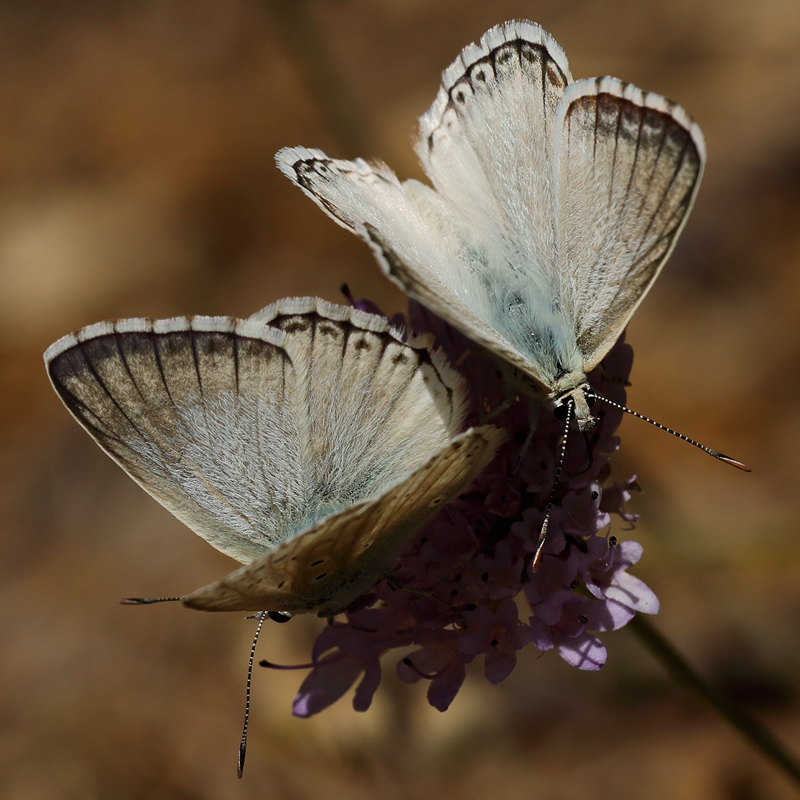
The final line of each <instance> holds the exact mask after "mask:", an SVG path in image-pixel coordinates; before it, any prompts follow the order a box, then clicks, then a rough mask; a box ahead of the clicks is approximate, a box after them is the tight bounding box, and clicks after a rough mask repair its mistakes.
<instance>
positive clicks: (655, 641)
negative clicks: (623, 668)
mask: <svg viewBox="0 0 800 800" xmlns="http://www.w3.org/2000/svg"><path fill="white" fill-rule="evenodd" d="M628 628H630V629H631V630H632V631H633V633H634V634H636V636H637V637H638V639H639V641H640V642H641V643H642V644H643V645H644V646H645V647H646V648H647V649H648V650H649V651H650V652H651V653H652V654H653V655H654V656H655V657H656V658H657V659H658V660H659V661H660V662H661V664H662V665H663V666H664V668H665V669H666V670H667V672H668V673H669V674H670V675H671V676H672V677H673V678H674V679H675V681H677V682H678V683H683V684H685V685H686V686H689V687H690V688H692V689H694V690H695V691H696V692H697V693H698V694H699V695H700V696H701V697H702V698H703V699H704V700H706V701H707V702H708V703H710V704H711V705H712V706H713V707H714V708H715V709H716V710H717V711H718V712H719V713H720V714H722V716H723V717H725V719H727V720H728V722H730V723H731V725H733V727H734V728H736V730H737V731H739V733H741V734H742V736H744V738H745V739H747V741H748V742H750V744H751V745H753V747H755V748H756V749H757V750H759V751H761V753H762V754H763V755H764V756H766V757H767V758H768V759H769V760H770V761H772V763H773V764H775V765H776V766H777V767H779V768H780V769H781V770H782V771H783V772H784V773H785V774H786V775H787V776H788V777H789V778H790V779H791V780H792V781H793V782H794V783H795V784H797V785H798V786H800V763H798V761H797V760H796V759H795V757H794V756H793V755H792V754H791V753H790V752H789V751H788V750H787V749H786V748H785V747H784V746H783V744H781V742H779V741H778V740H777V739H776V738H775V737H774V736H773V735H772V734H771V733H770V732H769V731H768V730H767V729H766V728H765V727H764V726H763V725H762V724H761V723H760V722H759V721H758V720H756V719H755V718H753V717H751V716H750V715H749V714H747V713H746V712H745V711H743V710H742V709H741V708H737V707H736V706H735V705H733V704H732V703H731V702H729V701H728V700H727V699H726V698H725V697H724V695H723V694H722V693H721V692H719V691H717V690H716V689H714V688H713V687H712V686H711V685H710V684H709V683H707V682H706V681H704V680H703V679H702V678H701V677H700V676H699V675H698V674H697V673H696V672H695V671H694V669H692V667H691V665H690V664H689V662H688V661H686V659H685V658H684V657H683V656H682V655H681V654H680V653H679V652H678V651H677V650H676V649H675V648H674V647H673V646H672V645H671V644H670V642H669V641H668V640H667V639H665V638H664V637H663V636H662V635H661V634H660V633H659V632H658V631H657V630H656V629H655V628H654V627H653V626H652V625H651V624H650V623H649V622H648V621H647V620H646V619H645V618H644V617H643V616H642V615H641V614H637V615H636V616H635V617H634V618H633V619H632V620H631V621H630V622H629V623H628Z"/></svg>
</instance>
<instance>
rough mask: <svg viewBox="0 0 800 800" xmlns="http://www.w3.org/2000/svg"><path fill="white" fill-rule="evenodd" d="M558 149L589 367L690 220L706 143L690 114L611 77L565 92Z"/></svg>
mask: <svg viewBox="0 0 800 800" xmlns="http://www.w3.org/2000/svg"><path fill="white" fill-rule="evenodd" d="M554 142H555V149H556V150H557V153H558V160H557V167H556V183H557V186H558V206H557V217H556V219H557V226H558V269H559V273H560V276H561V285H562V291H563V293H564V298H565V304H566V306H567V307H568V308H570V309H571V313H572V314H574V319H575V334H576V336H577V341H578V347H579V348H580V350H581V353H582V354H583V360H584V367H583V368H584V371H586V372H588V371H589V370H590V369H593V368H594V367H595V366H596V365H597V364H598V363H599V362H600V360H601V359H602V358H603V356H604V355H605V354H606V353H607V352H608V350H609V349H610V348H611V346H612V345H613V344H614V342H615V341H616V340H617V338H618V337H619V335H620V333H622V330H623V329H624V327H625V325H626V324H627V323H628V320H629V319H630V318H631V315H632V314H633V312H634V311H635V310H636V307H637V306H638V305H639V303H640V302H641V300H642V298H643V297H644V295H645V294H646V293H647V291H648V290H649V288H650V286H652V284H653V281H654V280H655V279H656V277H657V276H658V273H659V272H660V270H661V267H662V266H663V265H664V262H665V261H666V259H667V257H668V256H669V254H670V253H671V252H672V248H673V247H674V246H675V243H676V241H677V238H678V234H679V233H680V231H681V229H682V228H683V225H684V223H685V222H686V219H687V216H688V214H689V210H690V209H691V206H692V203H693V201H694V197H695V194H696V193H697V189H698V186H699V184H700V177H701V175H702V171H703V164H704V162H705V145H704V142H703V136H702V133H701V132H700V128H699V127H698V126H697V125H696V124H695V123H694V122H693V121H692V119H691V118H690V117H689V115H688V114H687V113H686V112H685V111H684V110H683V109H682V108H680V107H679V106H676V105H674V104H672V103H670V102H669V101H667V100H665V99H664V98H663V97H660V96H658V95H654V94H646V93H644V92H642V91H640V90H639V89H637V88H636V87H634V86H631V85H630V84H623V83H621V82H620V81H618V80H616V79H615V78H599V79H585V80H579V81H576V82H575V83H573V84H571V85H570V86H569V88H568V89H567V91H566V93H565V94H564V97H563V98H562V100H561V103H560V105H559V108H558V114H557V124H556V128H555V132H554Z"/></svg>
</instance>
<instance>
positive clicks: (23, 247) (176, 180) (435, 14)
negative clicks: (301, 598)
mask: <svg viewBox="0 0 800 800" xmlns="http://www.w3.org/2000/svg"><path fill="white" fill-rule="evenodd" d="M514 17H526V18H530V19H533V20H536V21H538V22H540V23H542V24H543V25H544V26H545V28H546V29H547V30H549V31H550V32H551V33H552V34H553V35H554V36H555V37H556V38H557V40H558V41H559V42H560V44H561V45H562V46H563V47H564V49H565V50H566V52H567V54H568V56H569V58H570V63H571V66H572V71H573V74H574V75H575V76H576V77H583V76H590V75H597V74H612V75H616V76H618V77H620V78H623V79H624V80H628V81H632V82H634V83H636V84H638V85H639V86H642V87H643V88H645V89H648V90H652V91H656V92H660V93H662V94H665V95H667V96H668V97H671V98H673V99H675V100H678V101H679V102H680V103H681V104H682V105H684V106H685V107H686V108H687V109H688V110H689V111H690V112H691V113H692V114H693V115H694V116H695V117H696V118H697V119H698V121H699V122H700V124H701V125H702V127H703V130H704V132H705V135H706V139H707V144H708V151H709V162H708V167H707V171H706V175H705V179H704V183H703V186H702V188H701V191H700V195H699V198H698V201H697V204H696V206H695V209H694V212H693V214H692V218H691V219H690V221H689V224H688V226H687V228H686V230H685V232H684V235H683V238H682V241H681V242H680V244H679V246H678V248H677V250H676V252H675V254H674V256H673V257H672V259H671V263H670V264H669V265H668V267H667V268H666V270H665V271H664V274H663V276H662V277H661V278H660V280H659V282H658V285H657V286H656V287H655V289H654V291H653V292H652V293H651V294H650V295H649V296H648V298H647V300H646V301H645V302H644V304H643V306H642V307H641V308H640V310H639V312H638V313H637V315H636V317H635V319H634V321H633V323H632V324H631V326H630V328H629V331H628V340H629V341H630V342H631V343H632V344H633V346H634V348H635V350H636V358H637V360H636V364H635V366H634V372H633V381H634V385H633V387H632V388H631V390H630V393H629V402H630V404H631V405H632V406H633V407H634V408H636V409H638V410H639V411H641V412H643V413H645V414H648V415H650V416H653V417H655V418H657V419H659V420H661V421H662V422H664V423H665V424H668V425H672V426H674V427H676V428H677V429H678V430H680V431H683V432H685V433H686V434H688V435H691V436H694V437H697V438H699V439H700V440H702V441H703V442H705V443H707V444H709V445H710V446H712V447H716V448H719V449H721V450H722V451H723V452H727V453H730V454H731V455H734V456H736V457H737V458H740V459H742V460H744V461H746V462H748V463H749V464H751V466H752V467H753V474H752V475H744V474H742V473H738V472H736V471H735V470H732V469H728V468H726V467H725V466H723V465H720V464H717V463H714V462H712V461H711V460H710V459H708V458H706V457H705V456H703V455H702V454H701V453H698V452H697V451H695V450H694V449H693V448H690V447H688V446H686V445H683V444H682V443H680V442H678V441H677V440H673V439H671V438H669V437H667V436H666V435H664V434H661V433H659V432H658V431H656V430H654V429H652V430H651V429H649V428H648V427H647V426H645V425H644V424H642V423H639V422H637V421H635V420H632V419H628V420H626V421H625V422H624V423H623V427H622V436H623V448H622V451H621V452H620V453H619V454H618V456H617V457H616V458H615V461H614V468H615V477H617V478H618V479H622V478H624V477H626V476H627V475H628V474H630V473H632V472H638V473H640V475H641V485H642V487H643V489H644V493H643V494H641V495H639V496H637V497H636V498H635V499H634V501H633V502H632V503H631V510H635V511H638V512H640V513H641V514H642V519H641V522H640V524H639V526H638V528H637V530H636V532H635V534H633V535H634V536H635V538H637V539H638V540H640V541H642V542H643V543H644V545H645V556H644V559H643V561H642V563H641V564H640V565H639V567H637V569H636V570H635V572H636V574H637V575H639V576H641V577H642V578H644V579H645V580H646V581H647V582H648V583H649V584H650V585H651V586H652V587H653V588H654V589H655V591H656V592H657V594H658V595H659V597H660V598H661V602H662V613H661V614H660V615H659V617H657V618H656V624H657V625H658V626H659V627H660V629H661V630H663V631H664V632H665V633H667V634H668V635H669V636H670V637H671V638H672V640H673V641H674V642H675V643H677V644H678V645H679V646H680V647H681V648H682V649H683V650H684V651H685V652H686V653H687V654H688V655H689V656H690V657H691V659H692V661H693V663H694V664H695V665H696V666H697V667H698V668H699V669H700V670H701V671H702V673H703V674H704V675H706V676H710V677H713V678H714V679H715V680H716V681H717V682H718V685H721V686H722V687H723V688H725V690H726V691H727V692H728V693H729V694H730V696H732V697H734V698H735V699H736V700H737V701H738V702H740V703H741V704H742V705H743V706H745V707H746V708H747V709H748V710H750V711H751V712H753V713H754V714H756V715H757V716H758V717H759V718H761V719H762V720H764V721H765V722H766V723H768V725H769V726H770V727H771V728H772V729H773V730H774V731H775V732H777V733H778V734H779V735H780V736H782V737H783V738H784V740H785V741H786V742H787V743H788V744H789V745H790V746H792V747H793V748H794V749H795V750H796V751H798V752H800V716H798V698H797V692H798V686H799V685H800V680H799V679H798V666H800V646H799V643H800V587H798V581H797V569H798V562H799V561H800V546H799V541H800V540H799V539H798V532H800V523H798V512H799V511H800V499H799V498H798V488H797V487H798V453H800V413H799V412H800V402H799V401H798V386H799V385H800V380H798V376H797V375H798V373H797V366H798V354H799V351H800V324H798V308H799V307H800V278H799V277H798V276H800V224H798V222H799V221H800V6H798V4H797V2H796V0H762V1H761V2H759V3H752V2H749V1H746V0H724V1H723V0H706V2H702V3H700V2H688V0H662V1H660V2H652V3H650V2H648V3H643V2H641V0H621V1H620V2H588V0H583V1H581V0H541V1H540V2H536V3H534V2H521V1H520V0H501V1H499V2H493V3H486V2H479V1H478V0H461V1H460V2H455V0H425V1H424V2H423V0H309V2H303V3H295V2H291V3H290V2H280V3H279V2H275V3H274V4H270V3H268V2H266V0H264V2H258V1H257V0H191V2H190V1H189V0H139V2H123V1H122V0H116V1H112V0H105V2H102V1H101V0H84V2H78V1H77V0H74V1H73V2H57V0H49V2H48V1H47V0H16V2H11V1H10V0H4V1H3V2H1V3H0V358H2V369H1V370H0V381H1V382H2V389H1V390H0V404H2V414H0V425H1V426H2V427H1V428H0V435H1V436H2V450H0V470H2V480H0V503H2V506H1V507H0V520H1V521H2V522H1V524H2V536H1V537H0V571H1V575H2V578H1V579H0V615H2V634H1V638H0V648H2V653H3V655H2V660H1V661H0V681H1V683H0V692H2V694H1V695H0V697H1V698H2V712H1V713H2V717H1V718H0V719H1V720H2V727H1V728H0V736H2V741H1V742H0V796H2V797H3V798H11V799H12V800H45V799H47V800H50V798H53V799H54V800H55V799H56V798H58V800H61V798H65V799H67V798H68V799H69V800H72V798H75V800H78V799H80V800H93V799H94V798H114V800H127V798H131V800H133V798H152V799H154V800H160V799H161V798H181V800H183V799H184V798H185V799H186V800H189V799H191V800H195V799H197V800H201V799H202V800H205V798H256V797H258V798H262V797H269V798H276V799H280V800H282V799H283V798H292V799H294V798H298V799H300V800H302V799H304V798H371V797H381V798H384V797H385V798H390V799H391V800H394V798H397V799H398V800H405V798H423V797H424V798H428V797H434V796H443V797H447V798H465V799H466V798H482V797H487V796H491V797H498V798H548V800H549V799H551V798H552V799H553V800H560V799H561V798H577V797H592V798H611V797H613V798H621V799H622V800H628V799H629V798H630V799H634V798H649V799H651V800H658V799H660V798H665V799H667V798H668V799H669V800H673V798H676V799H677V798H681V799H682V798H687V799H688V798H710V799H711V800H716V798H719V799H720V800H723V799H724V800H751V799H753V800H755V799H756V798H788V797H792V796H794V794H793V789H792V787H791V786H790V784H789V783H788V782H787V781H786V780H785V779H784V778H783V777H782V776H780V775H778V774H776V773H775V771H774V770H773V769H772V768H771V767H770V766H769V765H766V764H765V763H764V762H763V761H762V759H761V758H760V756H758V755H757V754H755V753H753V752H752V751H751V750H750V749H749V748H748V746H747V745H746V744H744V743H742V742H741V741H740V740H739V738H738V736H737V735H736V734H735V733H733V732H732V731H730V730H729V729H728V728H727V727H726V726H725V725H724V724H723V723H722V722H721V721H720V720H719V719H717V718H716V717H715V716H714V715H713V714H712V712H710V711H708V710H707V709H706V708H705V707H703V706H702V705H701V704H700V702H699V701H697V700H696V699H695V698H694V697H692V696H690V695H688V694H687V693H686V692H685V691H684V690H682V689H680V688H676V687H674V686H673V685H672V684H671V683H670V681H669V680H668V679H667V678H666V677H665V675H664V672H663V671H662V669H661V667H660V666H659V665H658V664H657V663H656V662H654V661H653V659H652V658H651V656H650V655H649V654H648V653H647V652H645V651H643V650H642V648H641V647H640V645H639V644H638V642H637V641H636V640H635V639H634V638H633V636H632V635H631V634H630V632H628V631H621V632H618V633H616V634H609V635H606V636H605V637H604V638H605V642H606V644H607V646H608V648H609V661H608V664H607V665H606V667H605V668H604V669H603V670H602V671H601V672H600V673H596V674H591V673H580V672H578V671H576V670H573V669H572V668H570V667H568V666H567V665H566V664H564V663H563V662H561V660H560V659H559V658H558V657H557V656H556V655H555V654H553V653H548V654H546V655H544V656H543V657H541V658H537V653H536V651H535V650H533V648H529V649H528V650H527V651H523V653H522V654H521V657H520V661H519V665H518V667H517V670H516V672H515V673H514V674H513V675H512V676H511V678H510V679H509V680H508V681H506V683H505V684H503V685H501V686H499V687H491V686H489V685H488V684H487V683H486V682H485V681H484V679H483V677H482V664H480V663H476V664H475V665H474V667H475V669H473V671H472V672H473V674H472V676H471V678H470V680H469V681H468V685H467V686H466V687H465V689H464V690H463V691H462V693H461V694H460V695H459V697H458V698H457V699H456V701H455V703H454V705H453V707H452V708H451V710H450V711H448V712H447V713H446V714H439V713H438V712H436V711H434V710H432V709H431V708H430V707H428V706H427V704H426V702H425V698H424V686H422V685H417V686H415V687H406V686H403V685H401V684H399V682H398V681H397V680H396V679H394V677H393V671H394V661H393V660H387V661H386V663H385V670H386V675H385V677H384V683H383V685H382V686H381V689H380V690H379V692H378V695H377V697H376V701H375V704H374V705H373V707H372V709H371V710H370V711H369V712H368V713H366V714H356V713H355V712H354V711H353V710H352V708H351V707H350V705H349V700H348V699H345V700H343V701H341V702H340V703H338V704H337V705H336V706H335V707H333V708H331V709H330V710H328V711H327V712H325V713H324V714H322V715H321V716H320V717H318V718H315V719H313V720H310V721H303V720H297V719H294V718H292V717H291V715H290V707H291V698H292V695H293V693H294V691H295V689H296V687H297V686H298V685H299V683H300V681H301V680H302V677H303V674H304V673H298V672H289V673H274V672H270V673H268V674H267V673H265V672H264V671H262V670H258V671H257V674H256V676H255V678H256V680H255V687H254V702H253V726H252V729H251V738H250V748H249V755H248V763H247V769H246V770H245V777H244V780H243V781H241V782H239V781H237V780H236V778H235V774H234V773H235V759H236V750H237V746H238V739H239V731H240V723H241V713H242V702H243V693H244V677H245V667H246V656H247V651H248V646H249V642H250V637H251V635H252V630H253V627H252V623H251V622H245V621H243V619H242V616H243V615H231V616H227V615H220V616H214V615H203V614H199V613H194V612H190V611H187V610H185V609H183V608H181V607H178V606H174V605H173V606H170V605H165V606H155V607H152V608H125V607H120V606H119V605H117V600H118V598H120V597H123V596H127V595H145V596H147V595H155V596H159V595H165V594H166V595H170V594H180V593H183V592H187V591H190V590H192V589H195V588H196V587H198V586H200V585H203V584H204V583H207V582H209V581H211V580H212V579H215V578H217V577H219V576H220V575H222V574H223V573H224V572H226V571H228V570H229V569H230V568H231V567H232V563H231V562H230V561H229V560H228V559H226V558H225V557H223V556H221V555H220V554H218V553H216V552H215V551H213V550H212V549H211V548H210V547H208V545H206V544H205V543H204V542H202V541H201V540H200V539H199V538H197V537H195V536H193V535H192V534H191V533H190V532H189V531H188V530H186V529H185V528H183V527H182V526H181V525H180V524H179V523H177V522H176V521H175V520H173V519H172V518H171V517H170V516H169V515H168V514H167V512H166V511H164V510H163V509H161V507H160V506H158V505H157V504H156V503H155V502H154V501H152V500H151V499H149V498H148V497H147V496H146V495H145V494H144V493H143V492H142V491H141V490H140V489H138V488H137V487H136V486H135V485H134V484H133V483H132V482H131V481H130V480H129V479H128V478H127V477H126V476H125V475H124V474H123V473H122V472H121V471H120V470H119V469H117V467H116V466H114V465H113V464H112V462H111V461H110V460H109V459H107V458H106V457H105V456H103V455H102V454H101V452H100V451H99V450H98V449H97V448H96V447H95V445H94V444H93V443H92V442H91V441H90V440H89V438H88V437H87V436H86V435H85V434H84V433H83V431H81V430H80V429H79V427H78V426H77V425H76V424H75V423H74V422H73V420H72V419H70V417H69V416H68V414H67V412H66V411H65V409H64V408H62V407H61V404H60V403H59V402H58V400H57V398H56V396H55V394H54V393H53V391H52V390H51V389H50V387H49V386H48V384H47V381H46V377H45V372H44V369H43V367H42V362H41V353H42V351H43V350H44V349H45V347H46V346H47V345H48V344H50V343H51V342H52V341H54V340H55V339H56V338H58V337H59V336H61V335H63V334H65V333H67V332H69V331H71V330H74V329H76V328H78V327H81V326H83V325H85V324H88V323H91V322H95V321H98V320H100V319H105V318H115V317H126V316H152V317H158V316H171V315H177V314H184V313H203V314H230V315H248V314H250V313H252V312H254V311H256V310H257V309H258V308H259V307H261V306H263V305H266V304H267V303H269V302H272V301H273V300H275V299H277V298H279V297H282V296H286V295H293V294H319V295H321V296H322V297H325V298H326V299H329V300H334V301H337V300H340V299H341V298H340V295H339V293H338V287H339V284H340V283H341V282H342V281H347V282H348V283H349V284H350V286H351V287H352V289H353V291H354V293H355V294H356V295H357V296H368V297H371V298H372V299H374V300H375V301H377V302H378V303H379V304H381V305H382V306H383V307H384V309H385V310H386V311H395V310H399V309H402V308H403V302H404V301H403V298H402V297H401V296H400V295H399V294H398V293H397V292H396V291H394V290H393V289H392V288H391V286H390V285H389V284H388V282H387V281H385V280H384V279H383V278H382V277H381V276H380V274H379V272H378V270H377V269H376V267H375V266H374V264H373V263H372V260H371V257H370V255H369V253H368V251H367V248H366V247H364V246H363V245H362V244H361V243H360V242H359V241H357V240H356V239H355V237H353V236H350V235H349V234H347V233H346V232H345V231H343V230H342V229H340V228H339V227H337V226H336V225H334V224H333V223H332V222H331V221H330V220H328V219H327V218H326V217H325V216H324V215H323V214H322V213H320V211H319V210H318V209H317V208H316V207H315V206H314V205H313V204H312V203H311V202H310V201H309V200H307V199H306V198H304V197H303V196H302V195H301V193H300V192H299V191H298V190H297V189H295V188H293V187H292V186H291V185H290V184H289V182H288V181H286V180H285V179H284V178H283V177H282V176H280V174H279V173H278V172H277V170H276V169H275V168H274V166H273V153H274V152H275V151H276V150H277V149H278V148H280V147H281V146H283V145H296V144H304V145H307V146H317V147H322V148H323V149H325V150H326V151H327V152H328V153H329V154H331V155H336V156H341V157H355V156H359V155H361V156H374V157H380V158H382V159H383V160H385V161H387V162H388V163H389V164H390V165H391V166H392V167H393V168H394V169H395V170H396V171H397V172H398V174H399V175H400V176H401V177H403V178H405V177H411V176H415V177H420V171H419V167H418V166H417V164H416V161H415V157H414V154H413V152H412V150H411V147H410V144H409V142H410V136H411V132H412V130H413V125H414V122H415V120H416V117H417V116H418V115H419V114H420V113H422V112H423V111H424V110H425V109H426V108H427V107H428V105H429V103H430V102H431V100H432V99H433V97H434V95H435V92H436V89H437V86H438V79H439V73H440V71H441V70H442V69H443V68H444V67H446V66H447V65H448V64H449V63H450V61H451V60H452V59H453V58H454V57H455V56H456V54H457V53H458V51H459V50H460V49H461V47H463V46H464V45H466V44H467V43H468V42H470V41H474V40H476V39H477V38H478V37H480V35H481V34H482V33H483V32H484V31H485V30H486V29H487V28H488V27H490V26H491V25H493V24H496V23H498V22H502V21H504V20H506V19H510V18H514ZM315 36H316V37H318V41H315V38H314V37H315ZM337 85H338V86H339V88H338V89H337ZM342 87H344V88H342ZM342 92H344V94H343V93H342ZM358 120H362V122H361V123H360V124H359V123H358ZM617 534H618V535H624V534H622V533H621V531H620V528H619V525H617ZM320 624H321V623H319V622H318V621H316V620H313V619H309V620H295V621H293V622H292V623H291V624H290V625H286V626H277V625H271V626H268V627H267V628H266V629H265V632H264V635H263V637H262V641H261V645H260V650H259V655H260V657H268V658H270V659H271V660H274V661H278V662H283V663H299V662H303V661H306V660H307V658H308V648H309V643H310V641H312V639H313V636H314V635H315V632H316V631H317V630H318V629H319V625H320Z"/></svg>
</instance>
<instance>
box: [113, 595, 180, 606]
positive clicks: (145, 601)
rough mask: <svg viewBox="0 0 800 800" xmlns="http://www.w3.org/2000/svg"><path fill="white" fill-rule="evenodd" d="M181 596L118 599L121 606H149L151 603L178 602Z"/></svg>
mask: <svg viewBox="0 0 800 800" xmlns="http://www.w3.org/2000/svg"><path fill="white" fill-rule="evenodd" d="M181 600H183V598H182V597H124V598H123V599H122V600H120V601H119V603H120V605H122V606H149V605H152V604H153V603H179V602H180V601H181Z"/></svg>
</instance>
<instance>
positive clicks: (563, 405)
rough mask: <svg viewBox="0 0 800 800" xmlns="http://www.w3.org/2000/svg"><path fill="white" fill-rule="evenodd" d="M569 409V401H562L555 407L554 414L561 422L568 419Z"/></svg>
mask: <svg viewBox="0 0 800 800" xmlns="http://www.w3.org/2000/svg"><path fill="white" fill-rule="evenodd" d="M568 409H569V404H568V401H567V402H565V401H563V400H562V401H561V402H560V403H559V404H558V405H557V406H556V407H555V408H554V409H553V416H554V417H555V418H556V419H557V420H560V421H561V422H564V421H566V419H567V410H568Z"/></svg>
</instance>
